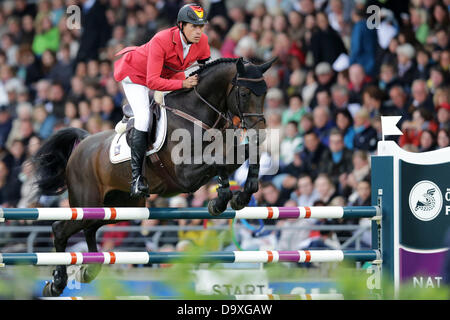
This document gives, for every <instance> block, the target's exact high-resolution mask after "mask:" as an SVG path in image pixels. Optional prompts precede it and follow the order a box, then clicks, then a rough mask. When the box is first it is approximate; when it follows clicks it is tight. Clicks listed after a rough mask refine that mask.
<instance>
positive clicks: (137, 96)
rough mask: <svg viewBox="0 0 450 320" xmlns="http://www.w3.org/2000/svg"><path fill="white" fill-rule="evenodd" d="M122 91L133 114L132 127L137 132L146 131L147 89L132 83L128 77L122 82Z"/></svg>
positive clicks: (148, 119) (148, 107)
mask: <svg viewBox="0 0 450 320" xmlns="http://www.w3.org/2000/svg"><path fill="white" fill-rule="evenodd" d="M122 86H123V91H124V92H125V96H126V97H127V100H128V103H129V104H130V106H131V109H132V110H133V114H134V127H135V128H136V129H137V130H139V131H147V130H148V125H149V121H150V98H149V95H148V91H149V89H148V88H147V87H146V86H143V85H140V84H136V83H133V82H132V81H131V79H130V78H129V77H126V78H125V79H123V80H122Z"/></svg>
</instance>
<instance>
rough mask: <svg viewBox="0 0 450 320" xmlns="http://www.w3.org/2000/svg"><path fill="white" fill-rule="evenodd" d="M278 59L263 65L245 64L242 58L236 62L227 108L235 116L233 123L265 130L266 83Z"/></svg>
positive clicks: (244, 127)
mask: <svg viewBox="0 0 450 320" xmlns="http://www.w3.org/2000/svg"><path fill="white" fill-rule="evenodd" d="M276 59H277V57H275V58H272V59H271V60H269V61H267V62H265V63H263V64H261V65H254V64H251V63H244V61H243V60H242V58H239V59H238V60H237V62H236V69H237V72H236V74H235V76H234V78H233V80H232V81H231V83H232V88H231V90H230V92H229V94H228V98H227V107H228V111H229V112H230V113H231V114H232V115H233V123H234V124H235V125H239V126H240V127H241V128H243V129H255V130H258V129H264V128H265V127H266V125H265V118H264V98H265V96H266V92H267V85H266V82H265V81H264V76H263V74H264V72H266V71H267V70H268V69H269V68H270V67H271V66H272V64H273V63H274V62H275V60H276Z"/></svg>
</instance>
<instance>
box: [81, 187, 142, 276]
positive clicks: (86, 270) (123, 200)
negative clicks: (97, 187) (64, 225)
mask: <svg viewBox="0 0 450 320" xmlns="http://www.w3.org/2000/svg"><path fill="white" fill-rule="evenodd" d="M144 205H145V199H144V198H131V197H130V195H129V193H128V192H123V191H117V190H114V191H111V192H110V193H109V194H107V195H106V197H105V200H104V206H105V207H142V206H144ZM109 223H112V221H102V220H101V221H95V223H94V224H92V225H89V227H87V228H85V229H84V236H85V239H86V243H87V245H88V249H89V252H97V251H98V249H97V239H96V233H97V230H98V229H99V228H100V227H102V226H103V225H105V224H109ZM101 269H102V265H101V264H90V265H83V266H82V267H81V269H80V273H79V278H78V280H79V281H80V282H82V283H89V282H91V281H92V280H94V279H95V278H96V277H97V275H98V274H99V273H100V271H101Z"/></svg>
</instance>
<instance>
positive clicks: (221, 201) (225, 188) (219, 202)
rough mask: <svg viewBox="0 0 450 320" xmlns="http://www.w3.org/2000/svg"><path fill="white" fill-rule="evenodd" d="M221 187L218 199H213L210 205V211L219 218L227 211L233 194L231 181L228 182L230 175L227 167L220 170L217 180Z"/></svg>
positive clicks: (218, 191)
mask: <svg viewBox="0 0 450 320" xmlns="http://www.w3.org/2000/svg"><path fill="white" fill-rule="evenodd" d="M217 183H218V185H219V187H218V189H217V198H215V199H212V200H210V201H209V203H208V211H209V213H210V214H211V215H213V216H218V215H220V214H221V213H222V212H224V211H225V209H226V208H227V205H228V201H230V199H231V197H232V196H233V193H232V192H231V190H230V181H229V180H228V173H227V171H226V169H225V167H223V166H221V167H220V168H219V175H218V179H217Z"/></svg>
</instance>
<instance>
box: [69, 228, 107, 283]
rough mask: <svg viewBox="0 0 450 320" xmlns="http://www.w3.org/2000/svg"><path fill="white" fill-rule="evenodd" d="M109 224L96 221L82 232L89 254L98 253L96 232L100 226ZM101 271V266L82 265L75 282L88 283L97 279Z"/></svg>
mask: <svg viewBox="0 0 450 320" xmlns="http://www.w3.org/2000/svg"><path fill="white" fill-rule="evenodd" d="M109 222H110V221H97V222H96V223H95V224H93V225H92V226H90V227H89V228H86V229H85V230H84V237H85V239H86V244H87V246H88V250H89V252H97V251H98V249H97V239H96V233H97V230H98V229H99V228H100V227H101V226H103V225H105V224H107V223H109ZM101 269H102V265H101V264H93V265H83V266H81V269H80V272H79V277H78V278H77V280H78V281H79V282H81V283H89V282H91V281H92V280H94V279H95V278H96V277H97V275H98V274H99V273H100V271H101Z"/></svg>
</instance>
